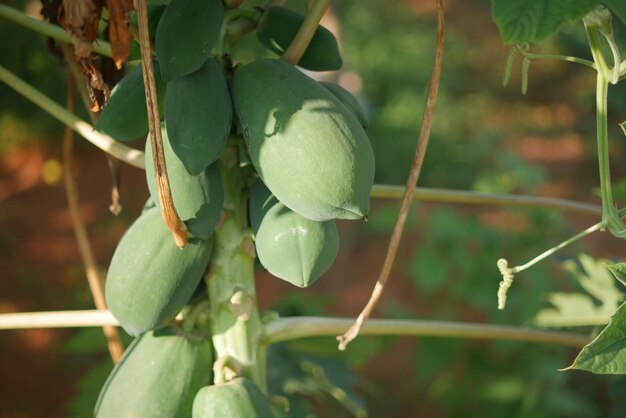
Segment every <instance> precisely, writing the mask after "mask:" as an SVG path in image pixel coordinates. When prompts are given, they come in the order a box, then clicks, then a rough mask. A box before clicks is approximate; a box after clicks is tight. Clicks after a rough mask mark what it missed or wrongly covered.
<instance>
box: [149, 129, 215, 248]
mask: <svg viewBox="0 0 626 418" xmlns="http://www.w3.org/2000/svg"><path fill="white" fill-rule="evenodd" d="M161 132H162V135H163V150H164V153H165V165H166V167H167V175H168V179H169V182H170V189H171V191H172V200H173V201H174V207H175V208H176V211H177V212H178V216H179V217H180V219H181V220H183V221H184V222H185V225H187V228H188V229H189V232H191V233H192V234H193V235H194V236H195V237H197V238H202V239H205V238H209V237H210V236H212V235H213V227H214V226H215V223H216V222H217V219H218V218H219V215H220V212H221V210H222V206H223V205H224V189H223V186H222V178H221V175H220V169H219V165H218V164H217V163H215V164H211V165H210V166H208V167H207V168H206V169H204V170H203V171H202V172H201V173H200V174H198V175H196V176H192V175H191V174H189V173H188V172H187V170H186V169H185V167H184V165H183V163H182V162H181V160H180V159H179V158H178V156H177V155H176V154H174V151H173V150H172V145H171V141H170V140H169V137H168V135H167V130H166V129H165V127H164V126H163V125H162V128H161ZM146 180H147V182H148V189H149V190H150V196H151V197H152V200H154V202H155V204H156V206H158V207H160V205H159V196H158V194H157V193H158V191H157V185H156V178H155V175H154V163H153V162H152V146H151V141H146Z"/></svg>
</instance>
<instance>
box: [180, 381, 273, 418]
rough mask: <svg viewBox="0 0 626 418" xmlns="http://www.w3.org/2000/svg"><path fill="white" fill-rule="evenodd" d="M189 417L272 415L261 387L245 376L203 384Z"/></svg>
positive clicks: (268, 417) (266, 417)
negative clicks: (218, 382)
mask: <svg viewBox="0 0 626 418" xmlns="http://www.w3.org/2000/svg"><path fill="white" fill-rule="evenodd" d="M192 417H193V418H275V415H274V412H272V406H271V404H270V402H269V400H268V399H267V397H266V396H265V395H263V393H262V392H261V390H260V389H259V388H258V387H257V386H256V385H255V384H254V383H253V382H252V381H251V380H250V379H247V378H245V377H238V378H236V379H233V380H231V381H230V382H227V383H222V384H219V385H212V386H205V387H203V388H202V389H200V391H199V392H198V393H197V394H196V398H195V399H194V401H193V410H192Z"/></svg>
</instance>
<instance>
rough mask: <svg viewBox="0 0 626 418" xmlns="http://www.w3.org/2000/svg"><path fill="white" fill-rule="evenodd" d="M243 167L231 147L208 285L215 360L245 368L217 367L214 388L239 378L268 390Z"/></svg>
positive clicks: (223, 167) (224, 166) (224, 165)
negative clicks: (221, 218) (244, 209)
mask: <svg viewBox="0 0 626 418" xmlns="http://www.w3.org/2000/svg"><path fill="white" fill-rule="evenodd" d="M238 162H239V156H238V155H237V149H236V147H233V146H227V148H226V149H225V150H224V153H223V154H222V157H221V158H220V171H221V174H222V183H223V187H224V220H223V221H222V222H221V224H220V225H219V226H218V227H217V228H216V229H215V232H214V235H213V243H214V244H213V255H212V257H211V269H210V271H209V273H208V274H207V275H206V276H205V278H204V280H205V282H206V285H207V289H208V297H209V309H210V316H209V320H210V324H211V326H210V328H211V334H212V341H213V346H214V348H215V352H216V357H217V358H218V359H223V360H222V362H223V361H225V359H230V360H232V361H231V363H232V362H233V361H236V363H237V364H239V365H241V367H239V368H238V370H233V369H232V368H231V367H228V364H226V363H224V364H222V363H217V364H215V365H214V372H215V383H223V382H225V381H227V380H229V379H231V378H233V377H234V376H233V373H235V374H243V375H244V376H246V377H248V378H250V379H252V380H253V381H254V382H255V383H256V384H257V385H258V386H259V387H260V388H262V389H264V388H266V386H267V382H266V378H265V373H266V371H265V367H264V365H265V360H264V359H263V355H264V352H263V351H262V347H261V344H260V343H261V339H262V337H263V332H264V331H263V330H264V328H263V324H262V322H261V319H260V317H259V312H258V309H257V306H256V290H255V283H254V257H253V255H252V254H251V253H250V251H249V249H248V247H249V245H250V243H251V231H250V230H249V228H248V226H247V224H246V220H245V217H244V216H243V214H242V208H243V207H244V203H245V202H244V201H243V199H244V198H243V191H244V189H245V184H244V179H243V175H242V172H241V168H240V167H239V164H238ZM226 368H228V369H229V370H226Z"/></svg>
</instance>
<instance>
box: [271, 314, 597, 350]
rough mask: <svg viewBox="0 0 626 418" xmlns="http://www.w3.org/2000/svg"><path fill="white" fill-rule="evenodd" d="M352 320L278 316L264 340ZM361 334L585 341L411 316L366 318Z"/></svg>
mask: <svg viewBox="0 0 626 418" xmlns="http://www.w3.org/2000/svg"><path fill="white" fill-rule="evenodd" d="M352 322H353V320H352V319H350V318H326V317H310V316H308V317H307V316H298V317H292V318H279V319H275V320H273V321H271V322H269V323H268V324H267V325H266V328H265V329H266V335H267V337H266V341H265V342H266V344H275V343H278V342H281V341H289V340H295V339H299V338H307V337H322V336H333V335H337V333H338V332H341V330H344V329H346V327H347V326H349V325H350V324H351V323H352ZM361 334H362V335H369V336H382V335H407V336H409V335H410V336H423V337H451V338H468V339H484V340H508V341H528V342H536V343H545V344H559V345H564V346H570V347H582V346H583V345H585V344H587V343H588V342H589V337H588V336H586V335H581V334H574V333H566V332H555V331H544V330H539V329H532V328H527V327H519V326H507V325H491V324H477V323H470V322H452V321H431V320H415V319H370V320H369V321H368V322H367V323H366V324H364V325H363V328H362V329H361Z"/></svg>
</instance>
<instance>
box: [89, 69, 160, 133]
mask: <svg viewBox="0 0 626 418" xmlns="http://www.w3.org/2000/svg"><path fill="white" fill-rule="evenodd" d="M154 71H155V76H154V80H155V83H156V90H157V97H158V101H159V105H161V104H162V103H163V97H164V96H165V87H166V83H165V81H163V79H162V78H161V77H159V75H158V72H159V66H158V64H157V63H156V62H154ZM162 109H163V108H162V106H161V110H162ZM96 129H97V130H98V131H100V132H102V133H105V134H107V135H109V136H111V137H113V138H115V139H117V140H118V141H131V140H133V139H137V138H139V137H140V136H142V135H145V134H146V133H148V113H147V110H146V93H145V90H144V86H143V76H142V74H141V64H140V65H137V66H135V67H133V68H131V69H130V71H128V74H126V75H125V76H124V78H122V80H121V81H120V82H119V83H117V85H116V86H115V87H114V88H113V90H111V97H110V98H109V104H107V105H106V106H105V107H104V108H103V109H102V112H100V118H99V119H98V122H97V123H96Z"/></svg>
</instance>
